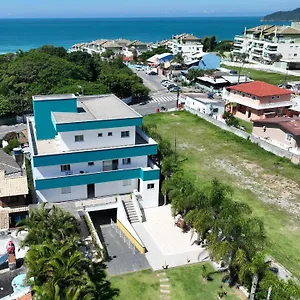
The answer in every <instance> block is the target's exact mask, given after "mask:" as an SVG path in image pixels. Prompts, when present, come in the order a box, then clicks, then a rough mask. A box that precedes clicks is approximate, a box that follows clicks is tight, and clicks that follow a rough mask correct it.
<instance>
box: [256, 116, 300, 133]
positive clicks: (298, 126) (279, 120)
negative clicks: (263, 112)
mask: <svg viewBox="0 0 300 300" xmlns="http://www.w3.org/2000/svg"><path fill="white" fill-rule="evenodd" d="M254 124H261V125H268V124H272V125H277V126H279V127H280V128H282V129H284V130H286V131H288V132H290V133H291V134H293V135H294V136H300V117H296V118H287V117H275V118H267V119H262V120H255V121H254Z"/></svg>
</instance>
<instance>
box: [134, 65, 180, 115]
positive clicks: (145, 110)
mask: <svg viewBox="0 0 300 300" xmlns="http://www.w3.org/2000/svg"><path fill="white" fill-rule="evenodd" d="M132 71H133V72H135V73H136V74H137V75H138V76H139V77H141V78H142V79H143V83H144V85H145V86H146V87H148V88H149V89H150V91H151V92H150V97H164V96H170V95H174V94H172V93H169V92H168V89H167V88H165V87H163V86H162V84H161V81H162V79H163V77H161V76H159V75H148V74H146V72H145V71H136V70H135V69H132ZM131 107H132V108H133V109H134V110H136V111H137V112H138V113H139V114H141V115H142V116H144V115H149V114H153V113H155V112H156V109H157V108H161V107H165V108H166V109H167V110H168V109H171V108H175V107H176V101H170V102H158V103H146V104H134V105H131Z"/></svg>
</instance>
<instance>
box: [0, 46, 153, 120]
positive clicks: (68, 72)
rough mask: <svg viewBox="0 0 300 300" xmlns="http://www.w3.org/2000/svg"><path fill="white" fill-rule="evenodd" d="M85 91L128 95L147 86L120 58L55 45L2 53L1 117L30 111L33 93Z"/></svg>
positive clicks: (140, 92)
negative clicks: (94, 54)
mask: <svg viewBox="0 0 300 300" xmlns="http://www.w3.org/2000/svg"><path fill="white" fill-rule="evenodd" d="M82 92H83V93H84V94H85V95H92V94H104V93H114V94H116V95H117V96H118V97H121V98H125V97H129V96H130V95H132V94H133V95H135V96H145V95H147V94H148V89H147V88H145V87H144V85H143V83H142V79H140V78H139V77H138V76H137V75H136V74H134V73H133V72H132V71H131V70H130V69H129V68H128V67H127V66H125V65H124V64H123V62H122V58H121V57H110V58H107V57H105V58H104V57H100V56H91V55H90V54H88V53H85V52H73V53H67V52H66V50H65V49H64V48H62V47H54V46H43V47H41V48H38V49H33V50H30V51H28V52H22V51H19V52H18V53H16V54H5V55H1V56H0V116H4V115H14V114H21V113H22V111H24V112H31V111H32V101H31V97H32V95H38V94H57V93H75V94H77V93H80V94H81V93H82Z"/></svg>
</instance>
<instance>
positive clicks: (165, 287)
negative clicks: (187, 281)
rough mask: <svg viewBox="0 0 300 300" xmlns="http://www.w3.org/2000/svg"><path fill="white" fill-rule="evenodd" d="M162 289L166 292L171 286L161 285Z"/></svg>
mask: <svg viewBox="0 0 300 300" xmlns="http://www.w3.org/2000/svg"><path fill="white" fill-rule="evenodd" d="M160 288H161V289H164V290H167V289H169V288H170V285H169V284H161V285H160Z"/></svg>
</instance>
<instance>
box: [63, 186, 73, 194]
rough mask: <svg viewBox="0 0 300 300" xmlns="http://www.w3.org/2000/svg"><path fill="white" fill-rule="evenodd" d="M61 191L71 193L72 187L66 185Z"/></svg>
mask: <svg viewBox="0 0 300 300" xmlns="http://www.w3.org/2000/svg"><path fill="white" fill-rule="evenodd" d="M61 193H62V194H70V193H71V187H70V186H66V187H63V188H61Z"/></svg>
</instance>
